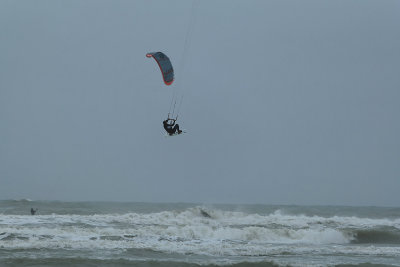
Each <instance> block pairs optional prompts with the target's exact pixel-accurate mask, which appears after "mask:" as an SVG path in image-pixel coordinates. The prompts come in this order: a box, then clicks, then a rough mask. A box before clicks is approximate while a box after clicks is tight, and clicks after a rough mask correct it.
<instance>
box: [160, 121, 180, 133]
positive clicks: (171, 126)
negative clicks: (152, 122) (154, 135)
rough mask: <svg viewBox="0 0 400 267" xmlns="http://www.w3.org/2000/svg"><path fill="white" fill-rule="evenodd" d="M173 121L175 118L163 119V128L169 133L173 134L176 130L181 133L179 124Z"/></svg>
mask: <svg viewBox="0 0 400 267" xmlns="http://www.w3.org/2000/svg"><path fill="white" fill-rule="evenodd" d="M168 121H171V122H168ZM175 122H176V119H170V118H168V119H166V120H165V121H163V125H164V129H165V131H167V133H168V134H169V135H174V134H175V133H176V132H178V134H180V133H182V130H179V124H175Z"/></svg>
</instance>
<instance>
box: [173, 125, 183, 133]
mask: <svg viewBox="0 0 400 267" xmlns="http://www.w3.org/2000/svg"><path fill="white" fill-rule="evenodd" d="M174 132H175V133H176V132H178V134H179V133H181V132H182V131H181V130H179V124H175V126H174Z"/></svg>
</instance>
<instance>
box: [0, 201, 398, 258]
mask: <svg viewBox="0 0 400 267" xmlns="http://www.w3.org/2000/svg"><path fill="white" fill-rule="evenodd" d="M31 207H33V208H38V212H37V214H36V215H30V208H31ZM0 265H1V266H3V265H6V266H32V265H37V266H55V265H58V266H71V265H74V266H130V265H134V266H232V265H233V266H400V208H378V207H319V206H315V207H304V206H270V205H201V204H183V203H175V204H174V203H169V204H159V203H112V202H50V201H30V200H7V201H0Z"/></svg>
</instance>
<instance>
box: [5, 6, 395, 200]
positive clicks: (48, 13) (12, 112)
mask: <svg viewBox="0 0 400 267" xmlns="http://www.w3.org/2000/svg"><path fill="white" fill-rule="evenodd" d="M194 7H195V8H194V13H192V2H191V1H188V0H169V1H161V0H160V1H149V0H137V1H121V0H114V1H98V0H96V1H94V0H93V1H89V0H79V1H77V0H71V1H60V0H58V1H57V0H55V1H53V0H48V1H44V0H38V1H11V0H10V1H8V0H0V199H19V198H31V199H42V200H72V201H74V200H115V201H152V202H176V201H182V202H203V203H216V202H219V203H221V202H222V203H266V204H332V205H336V204H339V205H390V206H399V203H400V193H399V189H400V140H399V137H400V119H399V117H400V116H399V115H400V75H399V74H400V73H399V71H400V27H399V25H400V1H396V0H393V1H387V0H374V1H370V0H363V1H355V0H343V1H341V0H337V1H333V0H331V1H321V0H315V1H309V0H304V1H297V0H293V1H281V0H275V1H268V0H260V1H247V0H246V1H245V0H242V1H236V0H220V1H208V0H203V1H198V2H197V3H195V5H194ZM190 25H191V26H190ZM187 36H188V37H189V38H188V42H187V43H186V44H187V45H185V38H186V37H187ZM185 48H186V49H187V52H186V53H184V50H185ZM152 51H163V52H165V53H166V54H167V55H168V56H169V57H170V59H171V60H172V62H173V64H174V66H175V72H176V75H175V76H176V81H175V83H174V85H172V86H170V87H167V86H164V84H163V83H162V79H161V75H160V73H159V70H158V67H157V65H156V63H155V62H154V60H153V59H148V58H146V57H145V54H146V53H147V52H152ZM182 66H184V69H182ZM179 83H180V84H181V87H180V88H181V89H182V92H183V93H184V99H183V103H182V108H181V112H180V119H179V123H180V125H181V126H182V127H183V128H185V129H187V131H188V133H187V134H185V135H183V136H178V137H171V138H165V137H164V133H163V129H162V123H161V122H162V120H163V119H165V117H166V115H167V112H168V108H169V105H170V101H171V97H172V92H173V90H176V89H177V88H178V87H177V86H178V85H179ZM178 89H179V88H178Z"/></svg>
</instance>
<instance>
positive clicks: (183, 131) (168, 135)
mask: <svg viewBox="0 0 400 267" xmlns="http://www.w3.org/2000/svg"><path fill="white" fill-rule="evenodd" d="M185 133H186V130H184V129H183V130H182V132H181V133H174V134H169V133H165V134H164V136H165V137H172V136H177V135H182V134H185Z"/></svg>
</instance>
